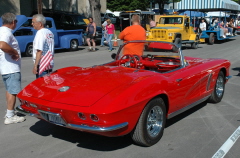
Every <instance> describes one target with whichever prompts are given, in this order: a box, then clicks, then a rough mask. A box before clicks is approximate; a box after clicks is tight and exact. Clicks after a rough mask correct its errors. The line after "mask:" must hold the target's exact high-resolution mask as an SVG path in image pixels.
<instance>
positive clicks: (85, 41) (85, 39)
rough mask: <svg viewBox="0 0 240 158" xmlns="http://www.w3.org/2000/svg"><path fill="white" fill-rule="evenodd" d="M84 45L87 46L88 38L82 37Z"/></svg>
mask: <svg viewBox="0 0 240 158" xmlns="http://www.w3.org/2000/svg"><path fill="white" fill-rule="evenodd" d="M82 43H83V45H84V46H87V36H84V35H83V36H82Z"/></svg>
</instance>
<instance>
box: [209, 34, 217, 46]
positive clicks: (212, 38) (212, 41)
mask: <svg viewBox="0 0 240 158" xmlns="http://www.w3.org/2000/svg"><path fill="white" fill-rule="evenodd" d="M214 42H215V35H214V33H210V35H209V40H208V44H210V45H213V44H214Z"/></svg>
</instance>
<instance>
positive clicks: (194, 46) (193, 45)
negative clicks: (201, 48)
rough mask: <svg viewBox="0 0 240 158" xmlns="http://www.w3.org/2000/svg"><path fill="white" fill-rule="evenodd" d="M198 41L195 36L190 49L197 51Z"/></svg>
mask: <svg viewBox="0 0 240 158" xmlns="http://www.w3.org/2000/svg"><path fill="white" fill-rule="evenodd" d="M198 41H199V37H198V36H196V40H195V42H194V43H192V44H191V47H192V49H197V48H198Z"/></svg>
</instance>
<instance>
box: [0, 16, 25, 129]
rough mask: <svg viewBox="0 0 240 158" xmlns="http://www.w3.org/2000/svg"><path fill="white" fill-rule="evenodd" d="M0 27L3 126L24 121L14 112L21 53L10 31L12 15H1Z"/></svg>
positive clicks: (14, 21)
mask: <svg viewBox="0 0 240 158" xmlns="http://www.w3.org/2000/svg"><path fill="white" fill-rule="evenodd" d="M1 18H2V26H1V27H0V35H1V36H0V74H1V75H2V79H3V83H4V85H5V88H6V102H7V113H6V115H5V120H4V124H6V125H7V124H12V123H19V122H23V121H24V120H25V118H24V117H20V116H17V115H16V114H15V111H14V107H15V103H16V95H17V94H18V93H19V92H20V91H21V72H20V69H21V53H20V49H19V46H18V42H17V40H16V38H15V37H14V36H13V34H12V30H14V29H15V28H16V25H17V20H16V16H15V15H14V14H13V13H5V14H3V15H2V17H1Z"/></svg>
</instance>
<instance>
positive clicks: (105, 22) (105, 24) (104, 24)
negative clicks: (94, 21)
mask: <svg viewBox="0 0 240 158" xmlns="http://www.w3.org/2000/svg"><path fill="white" fill-rule="evenodd" d="M102 26H103V28H104V30H106V26H107V20H105V21H104V22H103V23H102Z"/></svg>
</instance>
